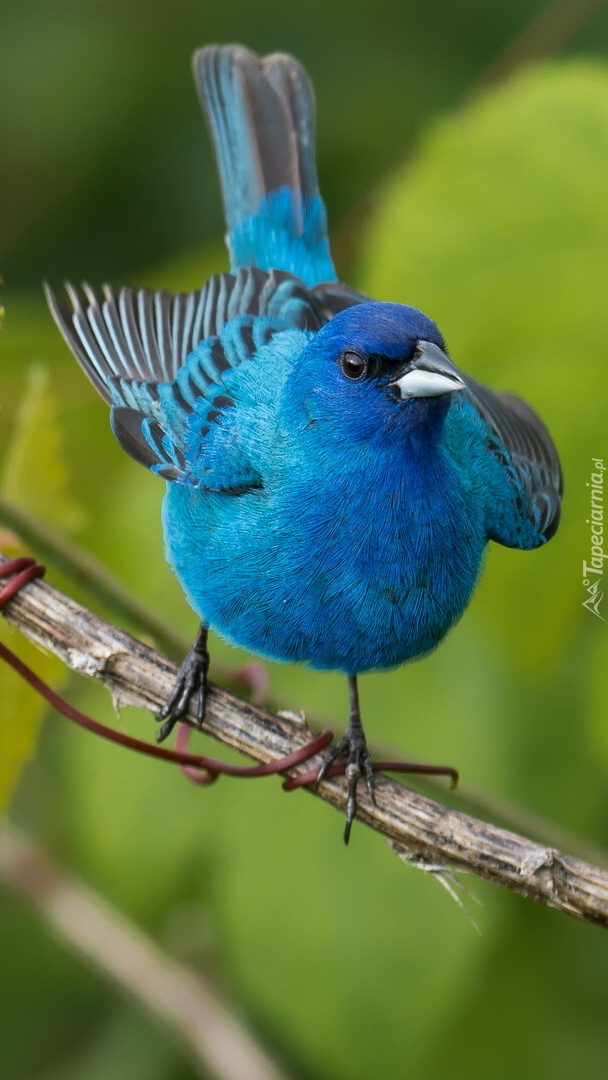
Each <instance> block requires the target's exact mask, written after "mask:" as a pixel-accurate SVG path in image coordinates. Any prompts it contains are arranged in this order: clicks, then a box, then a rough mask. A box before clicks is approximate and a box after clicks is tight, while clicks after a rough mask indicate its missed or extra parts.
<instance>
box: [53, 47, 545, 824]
mask: <svg viewBox="0 0 608 1080" xmlns="http://www.w3.org/2000/svg"><path fill="white" fill-rule="evenodd" d="M195 77H196V81H197V85H198V88H199V92H200V93H201V96H202V99H203V104H204V105H205V108H206V110H207V116H208V119H209V123H210V127H211V132H212V135H213V139H214V143H215V147H216V153H217V157H218V163H219V171H220V179H221V184H222V191H223V196H224V204H225V209H226V219H227V223H228V235H227V242H228V247H229V251H230V257H231V273H228V274H219V275H217V276H216V277H215V278H212V279H211V281H209V282H208V283H207V284H206V285H205V286H204V287H203V288H202V289H200V290H196V291H194V292H192V293H186V294H178V295H172V294H170V293H167V292H158V293H157V292H152V291H151V290H145V289H142V290H132V289H120V290H118V291H116V290H113V289H111V288H110V287H108V286H105V287H104V290H103V293H102V295H101V296H100V295H99V294H97V293H96V292H95V291H94V290H92V289H90V288H89V287H88V286H84V287H83V292H82V293H81V292H79V290H77V289H74V288H72V287H71V286H68V293H69V297H70V300H71V308H69V307H67V306H66V305H64V304H63V303H62V302H61V301H59V300H58V299H57V298H56V297H55V296H54V294H53V293H52V292H51V291H50V290H47V295H48V297H49V302H50V305H51V309H52V311H53V314H54V315H55V318H56V320H57V322H58V324H59V326H60V328H61V330H62V332H63V333H64V336H65V337H66V339H67V340H68V343H69V344H70V346H71V348H72V349H73V351H74V353H75V354H76V356H77V358H78V360H79V361H80V363H81V364H82V366H83V367H84V369H85V371H86V372H87V374H88V375H89V377H90V378H91V380H92V381H93V383H94V384H95V386H96V387H97V389H98V390H99V391H100V393H101V394H102V395H103V396H104V398H105V399H106V401H107V402H108V404H109V405H110V406H111V413H112V426H113V430H114V433H115V435H116V437H117V438H118V440H119V441H120V442H121V444H122V445H123V447H124V448H125V450H126V451H127V452H128V453H130V454H131V455H132V456H133V457H135V458H136V460H138V461H140V462H141V463H142V464H144V465H145V466H146V467H148V468H150V469H152V470H153V471H154V472H156V473H157V474H158V475H160V476H161V477H164V478H165V479H166V480H167V481H168V485H167V495H166V498H165V503H164V507H163V526H164V531H165V539H166V547H167V556H168V559H169V561H170V562H171V564H172V566H173V567H174V568H175V571H176V573H177V575H178V577H179V580H180V581H181V583H182V585H183V587H184V589H185V592H186V594H187V596H188V599H189V602H190V604H191V605H192V607H193V608H194V609H195V610H196V611H197V612H198V613H199V615H200V616H201V620H202V626H203V630H202V633H201V635H199V639H198V641H197V644H196V646H195V647H194V650H193V652H192V653H191V655H190V656H189V658H188V660H187V662H186V665H185V668H184V671H183V675H182V678H181V679H180V682H179V683H178V686H177V688H176V692H175V694H174V695H173V696H172V698H171V700H170V702H169V703H168V705H167V707H166V709H165V710H164V713H163V716H164V717H165V718H168V722H167V723H166V724H165V726H164V728H163V732H164V733H166V732H167V730H168V729H169V728H170V727H171V725H172V723H173V722H174V721H175V719H176V718H178V717H179V715H181V714H182V713H183V711H184V709H185V708H186V707H187V702H188V697H189V696H190V695H191V693H193V692H194V690H196V689H197V688H200V689H201V694H200V705H199V714H200V716H201V718H202V715H203V712H204V687H205V673H206V663H207V662H208V656H207V653H206V645H205V641H206V637H205V635H206V628H207V626H212V627H213V628H214V629H215V630H217V631H219V632H220V633H221V634H223V635H224V636H225V637H226V638H227V639H228V640H229V641H232V642H234V643H236V644H238V645H242V646H244V647H246V648H248V649H250V650H251V651H253V652H257V653H259V654H261V655H263V656H267V657H271V658H273V659H275V660H282V661H295V662H301V663H305V664H308V665H309V666H311V667H314V668H320V669H335V670H339V671H342V672H344V673H345V674H346V675H347V676H348V677H349V679H350V684H351V722H350V726H349V730H348V733H347V735H346V736H345V739H344V740H343V741H342V743H340V744H339V747H338V748H337V753H339V754H342V753H344V754H345V755H348V758H349V763H350V766H351V770H350V777H349V807H348V821H347V833H346V835H347V836H348V830H349V828H350V821H351V820H352V818H353V816H354V813H355V808H356V800H355V791H356V784H357V777H358V776H359V775H360V774H361V772H362V771H363V772H365V773H366V775H367V780H368V786H370V790H371V772H370V766H369V756H368V754H367V751H366V748H365V738H364V735H363V729H362V726H361V721H360V717H359V713H358V703H357V698H356V683H355V678H356V676H357V674H359V673H360V672H363V671H369V670H372V669H377V668H390V667H393V666H395V665H397V664H400V663H402V662H403V661H405V660H409V659H413V658H416V657H419V656H422V655H424V654H425V653H428V652H429V651H430V650H432V649H433V648H434V647H435V646H436V645H437V644H438V643H439V641H440V640H441V639H442V637H443V636H444V634H445V633H446V632H447V631H448V630H449V628H450V627H451V626H452V625H453V624H454V622H455V621H456V620H457V619H458V618H459V617H460V615H461V614H462V612H463V610H464V608H465V607H466V605H467V603H468V602H469V600H470V598H471V595H472V593H473V590H474V588H475V584H476V581H477V578H478V575H479V572H480V568H481V564H482V560H483V555H484V550H485V548H486V545H487V542H488V540H490V539H493V540H496V541H498V542H499V543H502V544H506V545H507V546H511V547H519V548H534V547H538V546H540V545H542V544H543V543H545V541H546V540H548V539H549V538H550V536H551V535H552V534H553V532H554V531H555V529H556V527H557V524H558V520H559V507H560V497H561V474H560V467H559V461H558V458H557V455H556V452H555V449H554V447H553V444H552V442H551V439H550V437H549V435H548V433H547V432H546V430H545V428H544V426H543V425H542V423H541V421H540V420H539V419H538V417H537V416H536V414H535V413H534V412H533V411H532V410H531V409H530V408H529V406H527V405H526V404H525V403H524V402H523V401H521V400H520V399H519V398H516V397H514V396H513V395H510V394H497V393H495V392H493V391H491V390H489V389H488V388H486V387H483V386H481V385H480V384H478V383H476V382H475V381H474V380H472V379H471V378H470V377H469V376H467V375H465V374H464V373H463V372H462V371H460V370H459V369H458V368H456V367H455V365H454V364H453V363H452V361H451V360H450V359H449V357H448V355H447V353H446V351H445V345H444V342H443V339H442V337H441V334H440V333H439V330H438V328H437V327H436V325H435V324H434V323H433V322H432V321H431V320H430V319H428V318H427V317H426V316H425V315H423V314H422V313H421V312H420V311H417V310H416V309H414V308H411V307H407V306H405V305H401V304H388V303H379V302H373V301H369V300H368V299H367V298H366V297H363V296H362V295H361V294H359V293H357V292H355V291H354V290H352V289H349V288H348V287H347V286H344V285H342V284H341V283H339V282H337V281H336V277H335V271H334V267H333V263H332V261H331V256H330V253H329V245H328V239H327V232H326V225H325V209H324V206H323V202H322V200H321V197H320V194H319V192H318V187H317V179H316V171H315V164H314V150H313V146H314V140H313V122H314V121H313V101H312V93H311V90H310V84H309V82H308V79H307V78H306V75H305V73H304V72H303V70H302V69H301V68H300V66H299V65H298V64H297V62H296V61H295V60H293V59H292V58H290V57H287V56H282V55H279V54H277V55H275V56H271V57H267V58H266V59H264V60H259V59H258V58H257V57H255V56H253V54H251V53H249V52H248V51H247V50H245V49H242V48H240V47H238V46H228V47H225V48H220V47H215V46H212V47H210V48H207V49H203V50H201V52H199V53H198V54H197V55H196V57H195Z"/></svg>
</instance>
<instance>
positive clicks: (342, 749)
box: [317, 731, 376, 844]
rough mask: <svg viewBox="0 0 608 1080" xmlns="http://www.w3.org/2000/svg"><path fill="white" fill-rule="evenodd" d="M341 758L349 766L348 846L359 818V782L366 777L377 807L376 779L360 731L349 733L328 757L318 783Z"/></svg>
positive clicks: (346, 837) (347, 776)
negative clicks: (354, 824) (345, 759)
mask: <svg viewBox="0 0 608 1080" xmlns="http://www.w3.org/2000/svg"><path fill="white" fill-rule="evenodd" d="M340 758H347V765H346V769H345V770H344V775H345V777H346V782H347V784H348V793H347V797H346V823H345V826H344V843H345V844H348V841H349V839H350V831H351V828H352V824H353V821H354V820H355V818H356V816H357V785H358V783H359V780H360V779H361V777H362V776H364V777H365V784H366V787H367V791H368V794H369V797H370V799H371V801H372V802H373V803H374V805H375V803H376V796H375V778H374V770H373V767H372V758H371V754H370V752H369V750H368V749H367V745H366V743H365V738H364V737H363V736H362V735H361V734H360V733H359V732H358V731H357V732H352V733H351V732H350V731H347V732H346V734H345V735H344V736H343V738H341V739H340V742H339V743H338V745H337V746H336V747H335V748H334V749H333V750H332V751H331V753H330V754H328V755H327V757H326V759H325V761H324V762H323V764H322V766H321V768H320V769H319V773H318V776H317V783H320V782H321V780H323V779H324V778H325V777H326V776H327V773H328V772H329V769H330V768H331V766H332V765H333V764H334V762H336V761H338V760H339V759H340Z"/></svg>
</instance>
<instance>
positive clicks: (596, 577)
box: [583, 458, 608, 622]
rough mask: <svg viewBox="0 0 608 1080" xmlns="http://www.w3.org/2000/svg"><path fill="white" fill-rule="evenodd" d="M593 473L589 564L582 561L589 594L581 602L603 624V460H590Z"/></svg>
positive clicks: (606, 557) (584, 583) (585, 584)
mask: <svg viewBox="0 0 608 1080" xmlns="http://www.w3.org/2000/svg"><path fill="white" fill-rule="evenodd" d="M591 460H592V462H593V470H594V471H593V472H592V473H591V481H590V483H588V484H587V485H586V486H587V487H588V488H591V492H590V494H591V511H590V513H591V517H589V518H587V522H586V523H587V525H591V556H590V562H587V561H586V560H585V559H583V585H584V586H585V589H586V591H587V592H588V593H589V595H588V597H587V599H586V600H583V607H586V608H587V609H588V610H589V611H590V612H592V614H593V615H597V617H598V619H602V620H603V621H604V622H605V621H606V620H605V619H604V616H603V615H601V614H600V604H601V602H602V597H603V595H604V593H603V591H602V587H601V586H602V579H603V574H604V559H608V553H607V554H604V472H605V470H606V466H605V465H604V459H603V458H591Z"/></svg>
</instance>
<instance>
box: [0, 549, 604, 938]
mask: <svg viewBox="0 0 608 1080" xmlns="http://www.w3.org/2000/svg"><path fill="white" fill-rule="evenodd" d="M0 559H1V560H2V561H4V557H2V556H0ZM4 614H5V616H6V618H7V619H8V621H9V622H11V623H13V624H14V625H15V626H17V627H19V629H20V630H21V631H22V632H23V633H24V634H26V635H27V637H29V638H30V639H31V640H32V641H34V642H36V643H37V644H38V645H40V646H42V647H43V648H46V649H49V650H50V651H51V652H53V653H55V654H56V655H57V656H60V657H61V658H62V660H64V662H65V663H66V664H67V665H68V666H69V667H70V668H72V669H73V670H74V671H77V672H79V673H80V674H81V675H88V676H90V677H92V678H97V679H100V680H101V682H103V683H104V684H105V686H107V688H108V690H109V691H110V693H111V694H112V696H113V698H114V700H115V702H116V703H117V704H118V705H136V706H139V707H140V708H145V709H150V710H152V711H156V710H157V709H158V708H159V706H160V705H161V704H162V703H164V701H166V699H167V697H168V695H169V692H170V690H171V688H172V685H173V681H174V678H175V674H176V671H177V668H176V666H175V664H173V663H171V662H170V661H168V660H167V659H166V658H165V657H164V656H162V655H161V654H160V653H158V652H156V651H155V650H154V649H152V648H150V647H149V646H147V645H144V644H143V643H142V642H140V641H137V640H136V639H135V638H133V637H131V635H129V634H127V633H125V632H124V631H122V630H118V629H117V628H116V627H114V626H112V625H110V624H109V623H107V622H105V621H104V620H103V619H100V618H99V617H98V616H97V615H95V614H93V613H92V612H91V611H89V610H88V609H87V608H84V607H82V606H81V605H80V604H77V603H75V601H73V600H71V599H70V598H69V597H67V596H65V595H64V594H63V593H61V592H59V591H58V590H57V589H54V588H53V587H52V586H50V585H49V584H47V583H46V582H44V581H35V582H32V583H31V584H30V585H28V586H27V587H26V588H25V589H24V590H23V591H22V592H21V593H19V595H18V596H16V597H15V598H14V599H13V600H11V601H10V603H9V604H8V605H7V606H6V608H5V610H4ZM205 730H206V731H207V732H208V734H210V735H213V736H214V737H215V738H216V739H218V740H219V741H220V742H222V743H225V744H226V745H228V746H231V747H233V748H234V749H236V750H240V751H241V752H242V753H244V754H247V755H248V756H249V757H251V758H253V759H254V760H255V761H257V762H269V761H276V760H277V759H278V758H280V757H283V756H285V755H287V754H290V753H293V752H294V751H295V750H298V749H299V748H300V747H301V746H302V745H304V744H305V743H306V742H308V741H309V740H310V738H311V733H310V731H309V729H308V727H307V725H306V724H305V723H304V722H303V721H302V722H298V721H297V720H295V719H290V718H287V717H285V716H272V715H270V714H269V713H266V712H264V711H263V710H262V709H259V708H257V707H256V706H254V705H252V704H250V703H249V702H246V701H241V700H240V699H239V698H236V697H234V696H233V695H232V694H230V693H228V692H227V691H225V690H221V689H220V688H218V687H216V686H213V685H212V686H211V688H210V697H209V701H208V707H207V719H206V723H205ZM320 765H321V757H319V758H317V759H313V760H312V761H311V762H306V764H305V765H303V766H299V767H297V768H296V769H294V770H292V772H293V774H294V775H295V774H297V773H299V772H304V771H306V772H308V771H309V770H310V769H311V768H315V767H320ZM224 782H228V781H224ZM313 794H316V795H317V796H318V797H319V798H321V799H323V800H324V801H325V802H327V803H330V805H332V806H334V807H336V808H337V809H339V810H340V811H342V812H343V811H344V807H345V801H346V791H345V782H344V780H343V778H334V779H329V780H325V781H323V783H321V784H320V785H319V786H318V788H317V790H316V791H314V792H313ZM292 797H293V796H292ZM357 816H358V818H359V820H360V821H362V822H364V824H366V825H368V826H369V827H370V828H372V829H375V830H376V831H377V832H379V833H381V834H382V835H383V836H384V837H386V839H387V840H388V841H389V842H390V843H391V844H392V846H393V847H394V849H395V850H396V851H397V853H398V854H399V855H400V856H401V857H402V858H403V859H405V860H406V861H407V862H410V863H411V864H412V865H413V866H417V867H421V868H425V869H432V870H433V871H435V872H437V870H438V869H439V868H440V867H442V866H444V867H445V868H446V869H448V868H452V869H454V870H460V871H466V872H467V873H471V874H476V875H478V876H479V877H482V878H486V879H487V880H488V881H493V882H495V883H496V884H497V885H502V886H503V887H504V888H507V889H511V890H512V891H513V892H516V893H520V894H521V895H522V896H526V897H528V898H530V899H532V900H539V901H541V902H542V903H544V904H547V905H548V906H549V907H554V908H558V909H559V910H560V911H564V912H566V913H567V914H569V915H574V916H575V917H577V918H579V919H584V920H585V921H587V922H591V923H595V924H596V925H598V926H604V927H608V870H605V869H602V868H600V867H597V866H592V865H590V864H589V863H586V862H583V861H582V860H580V859H576V858H573V857H571V856H569V855H566V854H563V853H562V852H560V851H558V850H557V849H555V848H550V847H547V846H545V845H542V844H538V843H535V842H534V841H533V840H530V839H528V838H526V837H524V836H520V835H518V834H517V833H514V832H510V831H508V830H506V829H501V828H498V827H497V826H495V825H490V824H488V823H487V822H484V821H480V820H479V819H477V818H474V817H471V816H470V815H468V814H464V813H462V812H460V811H458V810H454V809H451V808H449V807H446V806H443V805H442V804H441V803H438V802H436V801H435V800H434V799H431V798H428V797H427V796H425V795H421V794H419V793H418V792H415V791H412V790H411V789H409V788H407V787H404V786H403V785H402V784H400V783H397V782H396V781H394V780H392V779H390V778H389V777H387V776H383V775H378V776H377V781H376V805H375V806H374V805H373V804H372V803H371V802H370V800H369V798H368V796H367V794H366V792H365V790H364V787H363V785H361V791H360V796H359V809H358V814H357ZM336 842H338V839H337V838H336Z"/></svg>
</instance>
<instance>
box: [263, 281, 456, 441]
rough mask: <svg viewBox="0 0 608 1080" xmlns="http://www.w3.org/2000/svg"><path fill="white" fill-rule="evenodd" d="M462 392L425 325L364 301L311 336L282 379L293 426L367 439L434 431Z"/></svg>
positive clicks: (412, 314) (411, 315)
mask: <svg viewBox="0 0 608 1080" xmlns="http://www.w3.org/2000/svg"><path fill="white" fill-rule="evenodd" d="M463 388H464V382H463V380H462V378H461V377H460V375H459V374H458V371H457V369H456V368H455V367H454V365H453V364H452V362H451V360H450V359H449V357H448V356H447V354H446V352H445V346H444V342H443V338H442V337H441V334H440V333H439V330H438V328H437V326H436V325H435V323H434V322H432V321H431V319H429V318H427V316H426V315H423V314H422V312H421V311H418V310H417V309H416V308H412V307H406V306H405V305H403V304H389V303H376V302H370V303H364V304H358V305H356V306H354V307H349V308H346V309H344V310H343V311H340V312H338V314H337V315H335V316H334V317H333V319H331V320H330V321H329V322H328V323H326V324H325V325H324V326H323V327H322V328H321V329H320V330H319V331H318V332H317V333H316V334H315V336H314V338H312V339H311V341H310V342H309V344H308V345H307V346H306V348H305V349H304V350H303V351H302V353H301V354H300V356H299V357H298V360H297V361H296V363H295V365H294V368H293V371H292V373H291V375H290V377H289V379H288V380H287V383H286V386H285V392H286V400H285V401H284V406H286V408H287V410H288V411H289V412H290V413H291V415H292V416H294V414H295V413H298V414H299V420H300V423H305V424H315V423H320V424H323V426H324V428H325V429H326V430H327V431H328V432H333V433H334V434H335V435H337V436H338V438H343V439H347V440H348V441H351V442H352V441H354V442H357V441H369V440H373V439H374V438H376V437H379V438H383V437H386V436H387V435H388V434H390V432H391V431H394V433H395V434H397V432H398V431H401V432H406V431H407V430H409V431H412V432H413V431H414V430H416V429H420V427H421V426H422V427H425V428H426V429H428V430H429V431H430V430H432V429H433V428H436V427H438V426H439V425H441V424H442V423H443V419H444V418H445V415H446V413H447V410H448V408H449V405H450V401H451V396H452V394H453V392H454V391H457V390H462V389H463ZM294 418H295V416H294Z"/></svg>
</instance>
